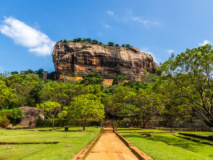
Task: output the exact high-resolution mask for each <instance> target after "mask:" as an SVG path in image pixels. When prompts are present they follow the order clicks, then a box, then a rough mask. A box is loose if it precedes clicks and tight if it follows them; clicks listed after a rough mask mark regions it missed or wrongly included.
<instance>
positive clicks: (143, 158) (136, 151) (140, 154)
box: [114, 130, 153, 160]
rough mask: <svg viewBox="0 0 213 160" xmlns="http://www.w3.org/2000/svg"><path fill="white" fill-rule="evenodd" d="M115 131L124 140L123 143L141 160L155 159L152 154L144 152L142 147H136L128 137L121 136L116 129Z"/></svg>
mask: <svg viewBox="0 0 213 160" xmlns="http://www.w3.org/2000/svg"><path fill="white" fill-rule="evenodd" d="M114 133H115V134H116V135H117V136H118V137H119V138H120V139H121V140H122V141H123V143H124V144H125V145H126V146H127V147H128V148H129V149H130V150H131V151H132V152H133V153H134V154H135V155H136V156H137V157H138V158H139V159H140V160H153V159H152V158H151V157H150V156H148V155H147V154H145V153H144V152H142V151H141V150H140V149H138V148H137V147H135V146H134V145H133V144H132V143H131V142H129V141H128V140H127V139H126V138H124V137H123V136H121V135H120V134H119V133H118V132H117V131H116V130H114Z"/></svg>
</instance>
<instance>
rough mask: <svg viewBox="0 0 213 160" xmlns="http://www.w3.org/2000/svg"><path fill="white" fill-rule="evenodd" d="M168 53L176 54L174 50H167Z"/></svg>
mask: <svg viewBox="0 0 213 160" xmlns="http://www.w3.org/2000/svg"><path fill="white" fill-rule="evenodd" d="M167 52H168V53H174V52H175V51H174V50H173V49H169V50H167Z"/></svg>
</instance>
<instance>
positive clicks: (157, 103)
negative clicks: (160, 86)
mask: <svg viewBox="0 0 213 160" xmlns="http://www.w3.org/2000/svg"><path fill="white" fill-rule="evenodd" d="M135 102H136V105H137V106H138V117H139V118H140V119H141V120H142V128H146V124H147V123H148V122H149V121H150V120H151V119H152V118H154V117H155V116H156V115H158V114H160V113H161V112H163V110H164V103H162V98H161V95H160V94H157V93H154V92H153V91H152V90H151V89H150V90H148V89H147V90H143V89H139V91H138V94H137V97H136V101H135Z"/></svg>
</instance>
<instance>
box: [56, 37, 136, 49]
mask: <svg viewBox="0 0 213 160" xmlns="http://www.w3.org/2000/svg"><path fill="white" fill-rule="evenodd" d="M59 42H64V43H67V42H79V43H91V44H99V45H106V46H116V47H119V44H115V43H114V42H109V43H108V44H104V43H102V42H99V41H97V40H96V39H93V40H92V39H91V38H75V39H73V40H66V39H65V40H60V41H59ZM121 46H122V47H133V46H131V45H130V44H122V45H121Z"/></svg>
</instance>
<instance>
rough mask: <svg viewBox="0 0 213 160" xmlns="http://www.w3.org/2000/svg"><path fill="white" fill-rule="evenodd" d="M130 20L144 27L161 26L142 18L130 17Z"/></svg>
mask: <svg viewBox="0 0 213 160" xmlns="http://www.w3.org/2000/svg"><path fill="white" fill-rule="evenodd" d="M130 19H131V20H132V21H134V22H138V23H142V24H143V25H145V26H146V25H159V23H158V22H154V21H150V20H145V19H142V18H140V17H134V16H133V17H130Z"/></svg>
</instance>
